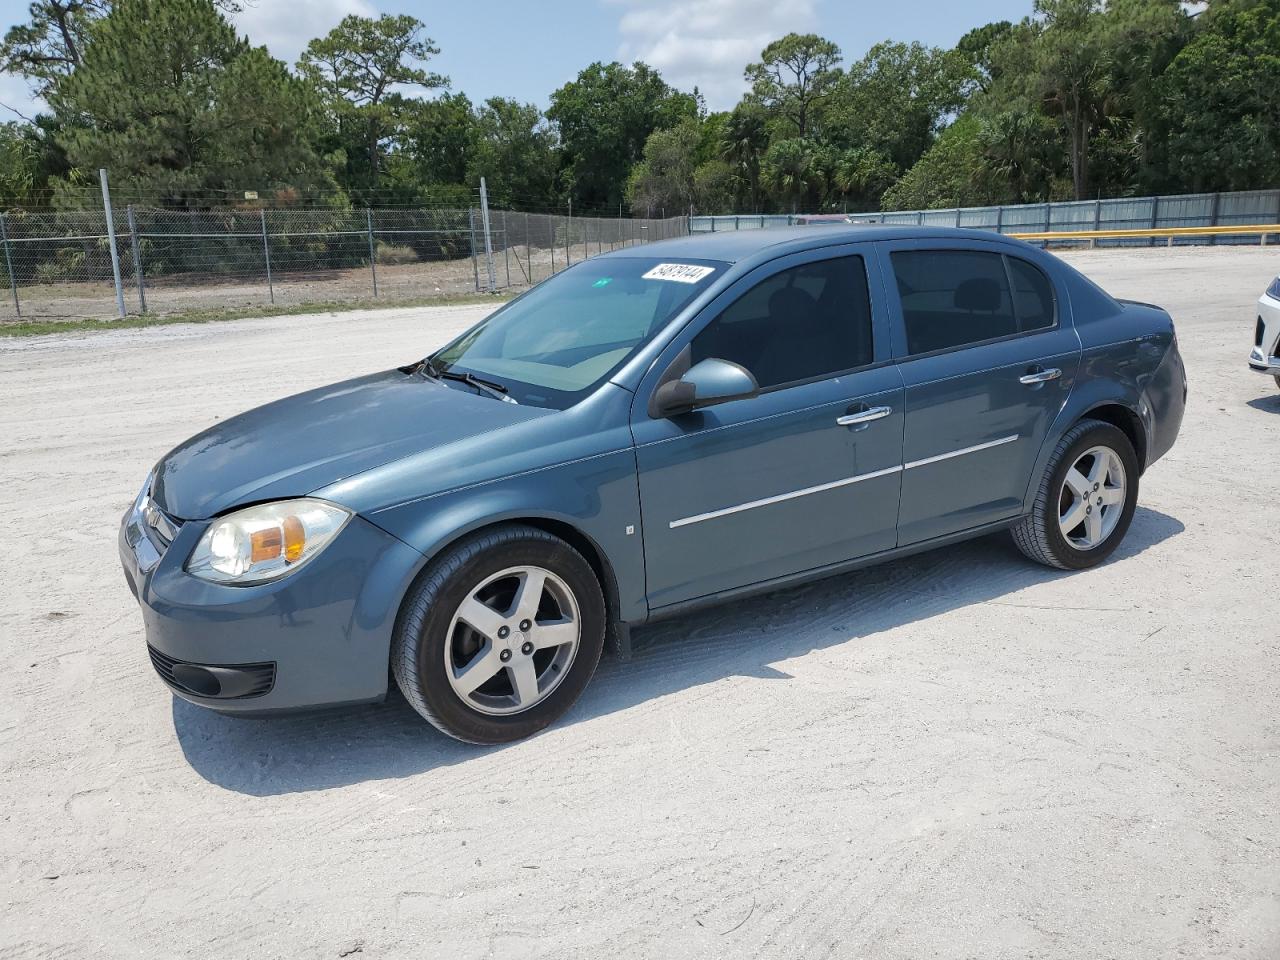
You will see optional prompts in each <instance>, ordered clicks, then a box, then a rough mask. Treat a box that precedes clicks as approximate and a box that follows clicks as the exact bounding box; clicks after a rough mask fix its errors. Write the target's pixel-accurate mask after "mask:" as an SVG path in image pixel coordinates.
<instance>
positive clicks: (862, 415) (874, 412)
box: [836, 407, 893, 427]
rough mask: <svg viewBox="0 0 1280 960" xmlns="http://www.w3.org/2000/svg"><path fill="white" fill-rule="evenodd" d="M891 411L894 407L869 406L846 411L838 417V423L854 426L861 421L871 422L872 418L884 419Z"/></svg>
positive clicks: (843, 425)
mask: <svg viewBox="0 0 1280 960" xmlns="http://www.w3.org/2000/svg"><path fill="white" fill-rule="evenodd" d="M891 413H893V407H868V408H867V409H866V410H859V411H858V412H857V413H846V414H845V415H844V416H842V417H836V423H838V424H840V426H842V427H852V426H856V425H857V424H859V423H870V422H871V421H872V420H883V419H884V418H885V417H887V416H889V414H891Z"/></svg>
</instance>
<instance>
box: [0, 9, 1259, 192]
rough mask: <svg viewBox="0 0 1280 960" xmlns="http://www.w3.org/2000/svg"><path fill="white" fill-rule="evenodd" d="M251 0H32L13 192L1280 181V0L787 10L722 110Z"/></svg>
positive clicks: (606, 72) (1170, 188)
mask: <svg viewBox="0 0 1280 960" xmlns="http://www.w3.org/2000/svg"><path fill="white" fill-rule="evenodd" d="M237 9H238V7H237V3H236V0H36V2H34V3H32V4H31V6H30V20H29V21H28V22H25V23H22V24H18V25H16V26H14V27H12V28H11V29H10V30H9V31H8V32H7V34H6V35H5V36H4V39H3V42H2V43H0V67H2V68H3V69H4V70H6V71H7V72H9V73H13V74H17V75H21V76H23V77H25V78H26V79H27V80H28V81H29V82H30V83H31V84H32V85H33V87H34V90H35V92H36V93H38V94H39V96H40V97H41V99H42V100H43V102H44V103H45V104H47V106H48V108H47V110H45V111H43V112H41V113H39V114H38V115H37V116H35V117H33V118H29V119H25V118H24V119H23V120H21V121H13V122H9V123H5V124H3V125H0V201H3V202H4V203H7V204H28V205H39V204H50V205H53V206H59V205H61V206H71V205H78V204H80V203H82V202H83V200H84V197H85V195H86V191H87V189H88V188H89V186H90V185H91V184H92V183H93V182H94V178H95V177H96V171H97V169H98V168H99V167H108V168H109V169H110V171H111V176H112V181H113V185H114V187H115V188H117V189H120V190H122V191H125V192H126V193H128V194H130V195H136V196H139V197H146V198H149V199H150V200H151V201H152V202H154V203H157V204H160V205H163V206H168V207H175V208H199V207H206V206H212V205H217V204H218V203H231V202H244V201H243V198H244V195H245V192H246V191H254V192H256V193H257V194H258V196H259V197H260V198H262V200H263V201H267V202H271V203H273V204H290V203H299V204H301V203H315V202H323V203H325V204H328V205H333V206H339V207H346V206H363V205H375V206H383V205H420V204H421V205H449V204H457V205H470V204H471V203H472V202H473V198H474V190H475V185H476V184H477V182H478V181H479V178H480V177H482V176H483V177H485V178H486V179H487V182H488V185H489V190H490V199H491V203H494V204H495V205H500V206H505V207H509V208H513V209H531V210H566V209H569V208H570V207H572V208H573V209H574V210H575V211H577V212H582V213H616V212H619V211H623V210H629V211H630V212H632V213H633V214H637V215H649V216H660V215H667V216H670V215H676V214H683V213H687V212H690V211H695V212H699V213H731V212H732V213H772V212H794V211H808V212H813V211H860V210H875V209H915V208H928V207H952V206H971V205H982V204H994V203H1029V202H1043V201H1048V200H1062V199H1072V198H1075V199H1084V198H1092V197H1095V196H1105V197H1114V196H1126V195H1146V194H1153V193H1161V194H1176V193H1187V192H1199V191H1212V190H1242V189H1254V188H1264V187H1274V186H1276V185H1277V184H1280V0H1209V2H1207V3H1200V4H1195V5H1187V4H1184V3H1183V2H1181V0H1105V2H1104V0H1034V5H1033V7H1032V9H1031V11H1030V13H1029V14H1028V16H1027V17H1025V18H1024V19H1023V20H1021V21H1020V22H1018V23H1011V22H1008V21H1002V22H998V23H989V24H985V25H982V26H978V27H976V28H975V29H973V30H971V31H969V33H967V34H965V36H964V37H962V38H961V39H960V41H959V42H958V43H957V44H956V46H955V47H954V48H952V49H941V48H936V47H926V46H923V45H921V44H919V43H900V42H893V41H885V42H882V43H878V44H876V45H874V46H872V47H871V49H870V50H869V51H868V52H867V53H866V54H865V55H864V56H863V57H861V58H860V59H858V60H855V61H852V62H847V61H846V59H845V56H844V53H843V51H842V50H841V48H840V47H839V46H838V45H837V44H836V43H835V42H833V41H832V40H830V39H827V38H824V37H821V36H818V35H815V34H795V33H792V34H788V35H787V36H785V37H782V38H780V39H778V40H776V41H775V42H773V43H770V44H769V45H768V46H767V47H765V49H764V50H762V51H761V53H760V58H759V60H758V61H757V62H754V63H750V64H747V65H745V67H744V76H745V79H746V81H747V82H748V84H749V89H748V92H747V93H746V94H745V95H744V96H743V97H742V98H741V100H740V101H739V102H738V103H737V104H736V105H735V106H734V107H733V108H732V109H731V110H727V111H711V110H708V109H707V108H706V105H705V103H704V101H703V98H702V97H701V96H700V94H699V93H698V91H697V90H696V89H694V90H692V91H681V90H677V89H675V88H674V87H672V86H671V85H669V84H668V83H666V81H664V80H663V78H662V77H661V75H660V74H659V73H658V71H656V70H654V69H653V68H652V67H650V66H648V65H646V64H644V63H640V62H637V63H633V64H631V65H629V66H628V65H624V64H621V63H593V64H591V65H590V66H588V67H586V68H585V69H583V70H582V71H581V72H580V73H579V74H578V75H577V77H576V78H575V79H574V80H572V81H570V82H568V83H566V84H565V85H564V86H562V87H560V88H559V89H558V90H556V91H554V92H553V93H552V94H551V96H550V101H549V106H548V107H547V109H546V110H545V111H543V110H540V109H539V108H538V107H537V106H536V105H533V104H528V103H523V102H521V101H520V100H518V99H513V98H506V97H492V98H489V99H487V100H485V101H484V102H481V103H476V102H473V101H472V100H471V99H470V98H468V97H467V95H466V94H465V93H462V92H453V91H452V90H451V89H450V83H449V79H448V78H447V77H444V76H442V75H440V74H438V73H435V72H433V71H432V70H431V69H430V63H431V61H432V59H433V58H435V57H436V56H437V55H438V54H439V52H440V50H439V48H438V47H437V46H436V44H435V42H434V41H433V40H432V39H430V38H429V36H428V34H427V29H426V26H425V25H424V24H423V23H421V22H420V21H419V20H417V19H416V18H414V17H412V16H408V15H391V14H385V15H382V16H379V17H377V18H366V17H360V16H348V17H346V18H345V19H344V20H343V21H342V22H341V23H340V24H338V26H336V27H335V28H334V29H333V30H331V31H330V32H329V33H328V34H326V35H325V36H323V37H318V38H316V39H313V40H312V41H311V42H310V43H309V44H308V45H307V47H306V49H305V51H304V52H303V54H302V56H301V57H300V59H299V60H298V62H297V63H296V64H294V65H292V67H291V66H289V65H286V64H285V63H283V62H281V61H280V60H278V59H276V58H274V57H272V56H271V55H270V54H269V53H268V52H267V50H266V48H265V47H254V46H252V45H251V44H250V43H249V42H248V40H247V39H245V38H243V37H241V36H239V35H238V34H237V32H236V30H235V28H234V26H233V25H232V23H231V21H230V19H229V15H230V14H233V13H235V12H236V11H237Z"/></svg>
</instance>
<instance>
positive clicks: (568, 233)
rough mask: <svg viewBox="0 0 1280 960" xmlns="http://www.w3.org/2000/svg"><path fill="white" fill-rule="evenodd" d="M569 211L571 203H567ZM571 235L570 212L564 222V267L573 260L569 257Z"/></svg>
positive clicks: (571, 215) (571, 206) (571, 214)
mask: <svg viewBox="0 0 1280 960" xmlns="http://www.w3.org/2000/svg"><path fill="white" fill-rule="evenodd" d="M569 210H570V211H572V210H573V201H572V200H570V201H569ZM572 234H573V213H572V212H570V214H569V217H568V219H567V220H565V222H564V265H565V266H566V267H567V266H569V265H570V264H572V263H573V258H572V257H571V256H570V255H569V238H570V236H571V235H572Z"/></svg>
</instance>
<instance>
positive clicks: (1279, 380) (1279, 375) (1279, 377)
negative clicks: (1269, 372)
mask: <svg viewBox="0 0 1280 960" xmlns="http://www.w3.org/2000/svg"><path fill="white" fill-rule="evenodd" d="M1276 386H1277V387H1280V373H1277V374H1276Z"/></svg>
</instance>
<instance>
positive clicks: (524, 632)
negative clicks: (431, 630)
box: [444, 566, 582, 715]
mask: <svg viewBox="0 0 1280 960" xmlns="http://www.w3.org/2000/svg"><path fill="white" fill-rule="evenodd" d="M581 639H582V620H581V615H580V613H579V610H578V601H577V599H576V598H575V597H574V595H573V591H572V590H570V589H569V586H568V584H566V583H565V582H564V580H562V579H561V578H560V577H558V576H556V575H555V574H554V573H552V572H551V571H550V570H546V569H544V568H543V567H537V566H520V567H510V568H508V569H506V570H502V571H499V572H498V573H495V574H493V575H492V576H490V577H487V578H486V579H485V580H484V581H483V582H481V583H480V584H479V585H477V586H476V587H475V589H473V590H471V591H470V592H469V593H468V594H467V598H466V599H465V600H463V601H462V603H461V604H460V605H459V606H458V609H457V610H456V611H455V612H454V615H453V619H452V621H451V622H450V625H449V638H448V642H447V643H446V644H445V651H444V657H445V664H444V667H445V675H446V676H447V677H448V678H449V684H450V685H451V686H452V687H453V690H454V692H455V693H457V695H458V696H459V697H461V698H462V700H463V701H464V702H465V703H466V704H467V705H468V706H470V707H471V708H473V709H475V710H478V711H480V712H481V713H487V714H492V715H504V714H514V713H523V712H524V711H526V710H528V709H530V708H531V707H533V706H534V705H535V704H537V703H539V702H540V701H542V700H543V699H545V698H546V697H547V696H548V695H549V694H550V693H551V691H552V690H554V689H555V688H556V687H557V686H559V684H560V682H561V681H562V680H563V679H564V678H565V676H566V674H568V672H569V667H570V665H572V663H573V659H574V657H575V656H576V655H577V652H578V647H579V644H580V642H581Z"/></svg>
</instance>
